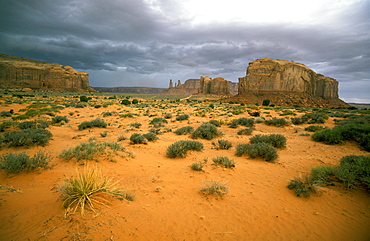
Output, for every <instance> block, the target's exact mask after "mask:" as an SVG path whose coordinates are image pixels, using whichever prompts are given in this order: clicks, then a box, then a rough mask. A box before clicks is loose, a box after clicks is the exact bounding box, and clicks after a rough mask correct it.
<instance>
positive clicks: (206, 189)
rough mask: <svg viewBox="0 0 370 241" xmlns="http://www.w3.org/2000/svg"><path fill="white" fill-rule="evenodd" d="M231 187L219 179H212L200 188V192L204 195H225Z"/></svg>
mask: <svg viewBox="0 0 370 241" xmlns="http://www.w3.org/2000/svg"><path fill="white" fill-rule="evenodd" d="M228 191H229V187H228V186H227V183H222V182H221V181H219V180H211V181H208V182H205V183H204V184H203V187H202V188H201V189H200V193H202V194H204V195H214V196H220V197H222V196H224V195H226V194H227V193H228Z"/></svg>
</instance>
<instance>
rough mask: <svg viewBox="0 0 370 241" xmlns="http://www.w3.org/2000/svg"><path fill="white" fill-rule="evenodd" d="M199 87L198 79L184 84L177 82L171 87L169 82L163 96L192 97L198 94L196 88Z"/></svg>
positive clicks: (171, 84)
mask: <svg viewBox="0 0 370 241" xmlns="http://www.w3.org/2000/svg"><path fill="white" fill-rule="evenodd" d="M199 86H200V80H199V79H188V80H186V81H185V83H184V84H181V81H180V80H178V81H177V84H175V86H173V82H172V80H170V85H169V88H168V89H167V90H165V91H164V92H163V93H162V94H163V95H193V94H196V93H198V88H199Z"/></svg>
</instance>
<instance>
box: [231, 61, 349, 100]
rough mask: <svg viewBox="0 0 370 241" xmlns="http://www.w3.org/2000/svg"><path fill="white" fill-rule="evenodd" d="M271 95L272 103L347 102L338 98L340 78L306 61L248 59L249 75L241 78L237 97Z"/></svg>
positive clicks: (252, 97) (265, 97)
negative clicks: (317, 71)
mask: <svg viewBox="0 0 370 241" xmlns="http://www.w3.org/2000/svg"><path fill="white" fill-rule="evenodd" d="M272 98H273V99H274V100H275V103H273V104H282V105H292V104H297V105H306V106H333V105H339V106H343V105H347V104H346V103H345V102H343V101H341V100H340V99H339V98H338V81H336V80H335V79H333V78H329V77H325V76H323V75H321V74H317V73H315V72H314V71H313V70H312V69H310V68H308V67H307V66H305V65H304V64H300V63H297V62H294V61H287V60H277V59H270V58H263V59H257V60H255V61H253V62H251V63H249V66H248V69H247V73H246V76H245V77H241V78H239V91H238V96H237V98H235V99H239V100H242V99H244V100H247V99H249V100H250V101H257V103H258V102H261V101H262V100H263V99H271V101H272ZM303 103H305V104H303Z"/></svg>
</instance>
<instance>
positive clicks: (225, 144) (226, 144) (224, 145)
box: [212, 140, 233, 150]
mask: <svg viewBox="0 0 370 241" xmlns="http://www.w3.org/2000/svg"><path fill="white" fill-rule="evenodd" d="M212 145H214V146H215V149H216V150H229V149H230V148H231V147H232V146H233V144H232V143H231V142H230V141H228V140H217V143H216V142H212Z"/></svg>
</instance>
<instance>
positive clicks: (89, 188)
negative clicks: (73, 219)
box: [60, 167, 124, 215]
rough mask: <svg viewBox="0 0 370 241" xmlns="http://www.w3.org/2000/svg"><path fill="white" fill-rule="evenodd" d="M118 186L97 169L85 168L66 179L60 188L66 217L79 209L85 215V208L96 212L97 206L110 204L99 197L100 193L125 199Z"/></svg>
mask: <svg viewBox="0 0 370 241" xmlns="http://www.w3.org/2000/svg"><path fill="white" fill-rule="evenodd" d="M117 184H118V182H114V181H113V179H112V178H108V177H106V176H104V175H103V174H102V172H101V170H99V169H98V168H97V167H94V168H89V167H85V168H84V169H83V170H82V171H77V173H76V174H75V176H71V177H70V178H68V179H66V180H65V182H64V183H63V184H62V186H61V187H60V192H61V195H62V201H63V207H64V208H66V215H68V214H73V213H75V212H76V211H77V210H78V209H80V211H81V214H82V215H83V214H84V211H85V208H89V209H91V210H92V211H93V212H95V205H96V204H102V205H107V204H109V201H108V200H107V199H105V198H103V197H101V196H99V197H98V195H97V194H99V193H107V194H111V195H113V196H121V197H123V196H124V194H123V193H122V191H121V189H120V188H118V187H117Z"/></svg>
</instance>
